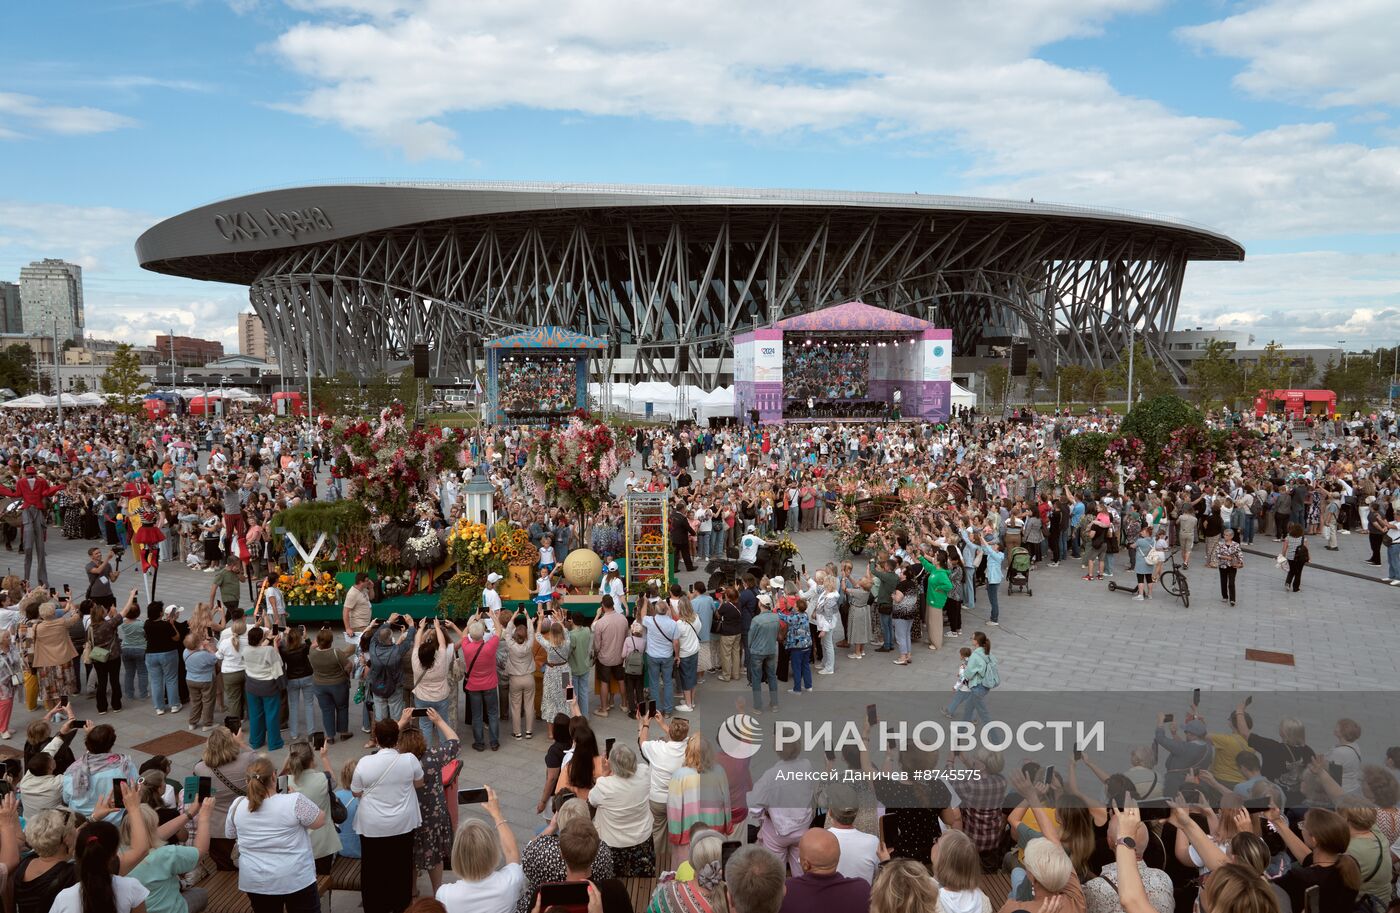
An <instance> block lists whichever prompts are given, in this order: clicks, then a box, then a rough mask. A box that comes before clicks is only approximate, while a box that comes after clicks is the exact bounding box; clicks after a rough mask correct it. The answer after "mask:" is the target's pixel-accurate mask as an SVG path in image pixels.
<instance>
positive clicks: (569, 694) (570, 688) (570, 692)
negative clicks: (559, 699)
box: [564, 685, 574, 701]
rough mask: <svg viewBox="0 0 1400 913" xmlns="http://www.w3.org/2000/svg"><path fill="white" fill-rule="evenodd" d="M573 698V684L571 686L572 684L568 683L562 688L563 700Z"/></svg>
mask: <svg viewBox="0 0 1400 913" xmlns="http://www.w3.org/2000/svg"><path fill="white" fill-rule="evenodd" d="M573 699H574V686H573V685H569V686H567V687H566V688H565V689H564V700H566V701H571V700H573Z"/></svg>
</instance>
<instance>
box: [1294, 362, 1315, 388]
mask: <svg viewBox="0 0 1400 913" xmlns="http://www.w3.org/2000/svg"><path fill="white" fill-rule="evenodd" d="M1316 383H1317V362H1315V361H1313V360H1312V359H1311V358H1308V359H1307V360H1305V361H1304V362H1303V363H1302V364H1301V365H1294V366H1293V377H1292V384H1291V386H1293V387H1296V388H1299V389H1308V390H1311V389H1312V388H1313V385H1314V384H1316Z"/></svg>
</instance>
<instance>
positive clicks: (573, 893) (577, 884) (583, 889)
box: [539, 881, 588, 910]
mask: <svg viewBox="0 0 1400 913" xmlns="http://www.w3.org/2000/svg"><path fill="white" fill-rule="evenodd" d="M551 907H569V908H571V909H584V910H586V909H588V882H586V881H555V882H549V883H546V884H542V885H540V899H539V908H540V909H541V910H548V909H550V908H551Z"/></svg>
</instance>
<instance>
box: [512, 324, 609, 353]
mask: <svg viewBox="0 0 1400 913" xmlns="http://www.w3.org/2000/svg"><path fill="white" fill-rule="evenodd" d="M607 347H608V341H607V340H606V339H602V338H600V337H597V336H585V335H583V334H582V333H575V332H574V331H573V330H567V329H565V328H564V327H538V328H536V329H533V330H521V331H520V332H519V333H512V334H510V335H509V336H498V337H496V338H495V339H492V340H489V341H488V342H487V343H486V348H488V349H598V350H602V349H606V348H607Z"/></svg>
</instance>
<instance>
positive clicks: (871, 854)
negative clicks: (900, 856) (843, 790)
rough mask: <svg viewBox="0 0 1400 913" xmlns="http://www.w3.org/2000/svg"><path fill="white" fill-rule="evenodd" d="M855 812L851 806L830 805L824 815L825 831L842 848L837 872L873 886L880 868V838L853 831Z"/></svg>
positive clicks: (854, 827) (854, 828)
mask: <svg viewBox="0 0 1400 913" xmlns="http://www.w3.org/2000/svg"><path fill="white" fill-rule="evenodd" d="M856 812H857V809H856V807H855V806H854V805H839V806H838V805H833V806H832V807H831V808H830V809H829V810H828V811H827V813H826V826H827V829H828V830H830V831H831V833H832V836H834V837H835V838H836V842H837V843H839V844H840V845H841V859H840V861H839V862H837V863H836V871H837V872H838V873H839V874H841V875H844V876H846V877H847V878H864V879H865V880H866V881H868V882H870V883H871V884H874V883H875V870H876V869H877V868H878V867H879V865H880V838H879V837H876V836H875V835H874V834H867V833H865V832H864V831H858V830H856Z"/></svg>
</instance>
